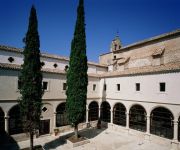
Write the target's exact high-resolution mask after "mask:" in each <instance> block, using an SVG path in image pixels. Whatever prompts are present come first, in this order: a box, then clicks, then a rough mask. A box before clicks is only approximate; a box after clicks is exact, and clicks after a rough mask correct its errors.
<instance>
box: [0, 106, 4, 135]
mask: <svg viewBox="0 0 180 150" xmlns="http://www.w3.org/2000/svg"><path fill="white" fill-rule="evenodd" d="M4 123H5V122H4V111H3V109H2V108H1V107H0V134H2V133H4V132H5V125H4Z"/></svg>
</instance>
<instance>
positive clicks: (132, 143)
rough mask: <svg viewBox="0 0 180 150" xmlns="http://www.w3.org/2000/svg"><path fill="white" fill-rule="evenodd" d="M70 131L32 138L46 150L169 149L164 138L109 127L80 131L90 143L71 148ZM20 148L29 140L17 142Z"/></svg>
mask: <svg viewBox="0 0 180 150" xmlns="http://www.w3.org/2000/svg"><path fill="white" fill-rule="evenodd" d="M71 134H72V133H63V134H62V135H60V136H58V137H55V136H50V135H49V136H44V137H40V138H37V139H35V140H34V143H35V145H39V144H41V145H43V147H44V148H45V149H46V150H50V149H52V150H70V149H74V150H170V149H171V145H170V142H167V141H165V140H163V139H162V140H153V141H149V140H144V138H143V135H142V133H141V134H137V133H136V134H131V133H127V131H121V132H120V131H112V130H110V129H86V130H83V131H81V132H80V135H83V136H85V137H87V138H89V139H90V143H88V144H85V145H82V146H79V147H75V148H71V147H70V145H68V144H67V143H66V140H65V139H66V138H67V137H68V136H70V135H71ZM18 145H19V147H20V148H25V147H27V146H29V140H27V141H22V142H18Z"/></svg>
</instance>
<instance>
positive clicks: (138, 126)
mask: <svg viewBox="0 0 180 150" xmlns="http://www.w3.org/2000/svg"><path fill="white" fill-rule="evenodd" d="M129 127H130V128H132V129H135V130H139V131H143V132H145V131H146V111H145V109H144V108H143V107H142V106H140V105H134V106H132V107H131V109H130V111H129Z"/></svg>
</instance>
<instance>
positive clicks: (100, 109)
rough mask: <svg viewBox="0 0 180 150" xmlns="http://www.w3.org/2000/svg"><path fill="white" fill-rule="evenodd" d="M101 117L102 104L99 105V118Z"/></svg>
mask: <svg viewBox="0 0 180 150" xmlns="http://www.w3.org/2000/svg"><path fill="white" fill-rule="evenodd" d="M100 117H101V106H99V119H100Z"/></svg>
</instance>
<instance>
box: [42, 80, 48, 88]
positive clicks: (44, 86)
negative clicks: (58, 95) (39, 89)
mask: <svg viewBox="0 0 180 150" xmlns="http://www.w3.org/2000/svg"><path fill="white" fill-rule="evenodd" d="M43 90H48V82H46V81H44V82H43Z"/></svg>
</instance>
